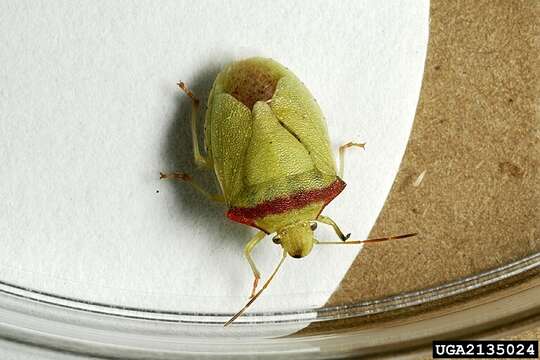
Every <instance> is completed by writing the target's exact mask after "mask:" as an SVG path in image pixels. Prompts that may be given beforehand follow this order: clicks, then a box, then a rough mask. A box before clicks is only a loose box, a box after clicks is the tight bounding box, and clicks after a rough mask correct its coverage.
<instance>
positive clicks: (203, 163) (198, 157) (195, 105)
mask: <svg viewBox="0 0 540 360" xmlns="http://www.w3.org/2000/svg"><path fill="white" fill-rule="evenodd" d="M178 86H179V87H180V89H182V91H183V92H185V93H186V95H187V96H189V98H190V99H191V140H192V142H193V156H194V158H195V164H197V166H200V167H206V168H209V169H211V168H212V166H211V165H210V162H209V161H208V159H207V158H205V157H204V156H203V155H202V154H201V151H200V149H199V138H198V136H197V119H198V117H199V116H198V112H199V104H200V101H199V99H198V98H197V97H196V96H195V94H193V93H192V92H191V90H190V89H189V88H188V87H187V86H186V84H184V83H183V82H181V81H180V82H179V83H178Z"/></svg>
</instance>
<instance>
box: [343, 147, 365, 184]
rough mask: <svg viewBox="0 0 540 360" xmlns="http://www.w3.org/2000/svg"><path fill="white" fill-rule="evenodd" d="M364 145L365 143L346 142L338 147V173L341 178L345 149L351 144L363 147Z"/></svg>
mask: <svg viewBox="0 0 540 360" xmlns="http://www.w3.org/2000/svg"><path fill="white" fill-rule="evenodd" d="M365 145H366V143H355V142H348V143H346V144H344V145H341V146H340V147H339V174H338V175H339V177H340V178H343V172H344V171H345V150H347V149H348V148H351V147H353V146H356V147H360V148H362V149H363V148H364V146H365Z"/></svg>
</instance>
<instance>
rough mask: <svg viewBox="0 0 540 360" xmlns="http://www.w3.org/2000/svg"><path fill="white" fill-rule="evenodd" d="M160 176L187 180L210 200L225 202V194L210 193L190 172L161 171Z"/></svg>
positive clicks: (161, 177)
mask: <svg viewBox="0 0 540 360" xmlns="http://www.w3.org/2000/svg"><path fill="white" fill-rule="evenodd" d="M159 178H160V179H174V180H179V181H185V182H187V183H189V184H190V185H191V186H193V188H194V189H195V190H197V191H198V192H200V193H201V194H203V195H204V196H206V197H207V198H208V200H211V201H216V202H225V198H224V197H223V195H214V194H210V193H209V192H208V191H206V190H205V189H204V188H203V187H202V186H201V185H200V184H199V183H198V182H197V181H195V180H193V178H192V177H191V175H189V174H186V173H183V172H179V171H177V172H173V173H168V174H164V173H162V172H160V173H159Z"/></svg>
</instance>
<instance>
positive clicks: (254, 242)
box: [244, 231, 266, 299]
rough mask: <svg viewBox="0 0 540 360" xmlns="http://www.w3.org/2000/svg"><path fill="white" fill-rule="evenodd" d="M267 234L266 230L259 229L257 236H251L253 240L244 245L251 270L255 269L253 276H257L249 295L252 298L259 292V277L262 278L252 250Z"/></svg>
mask: <svg viewBox="0 0 540 360" xmlns="http://www.w3.org/2000/svg"><path fill="white" fill-rule="evenodd" d="M265 236H266V234H265V233H264V231H259V232H258V233H256V234H255V236H253V237H252V238H251V240H249V242H248V243H247V244H246V246H245V247H244V256H245V257H246V259H247V261H248V263H249V266H250V267H251V271H253V276H254V277H255V278H254V280H253V288H252V289H251V295H250V296H249V298H250V299H251V298H252V297H253V296H255V294H256V292H257V285H258V284H259V279H260V278H261V273H260V272H259V270H258V269H257V266H256V265H255V262H254V261H253V259H252V258H251V252H252V251H253V249H254V248H255V246H257V244H259V243H260V242H261V240H262V239H264V237H265Z"/></svg>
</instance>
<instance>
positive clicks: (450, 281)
mask: <svg viewBox="0 0 540 360" xmlns="http://www.w3.org/2000/svg"><path fill="white" fill-rule="evenodd" d="M531 6H532V5H527V4H519V5H512V6H510V5H504V4H503V5H491V6H490V11H489V12H487V14H488V16H487V17H486V11H485V10H486V9H485V8H484V6H483V5H482V4H467V5H453V4H447V3H443V2H437V1H435V2H432V3H431V4H429V12H430V22H429V43H428V46H427V60H426V61H425V66H423V68H422V70H423V72H422V83H421V87H422V89H421V92H420V97H419V100H418V105H417V106H416V103H415V104H413V105H414V106H416V113H415V116H414V123H413V125H412V130H411V133H410V136H409V137H408V138H407V147H406V150H405V151H404V154H403V157H402V158H400V159H399V160H400V162H399V171H398V172H397V175H396V176H395V179H393V177H392V184H391V188H390V190H389V192H388V195H387V196H386V198H385V199H384V200H385V201H384V203H383V205H382V206H380V208H378V207H377V206H375V209H376V210H377V211H376V214H375V215H376V221H375V224H374V225H373V226H370V229H368V230H369V232H370V235H371V236H377V235H380V234H387V233H399V232H401V231H403V229H414V230H415V231H418V233H419V235H418V236H417V237H416V238H414V239H410V240H407V241H403V242H400V241H396V242H388V243H385V244H384V245H381V246H373V247H367V246H366V248H365V249H363V250H362V251H361V253H360V254H359V255H358V256H355V257H353V258H352V259H351V263H352V264H351V266H350V267H349V266H347V267H346V269H345V272H344V274H343V277H342V279H341V277H340V280H339V286H337V287H336V288H334V287H332V288H331V289H330V290H331V291H330V295H329V296H328V294H326V293H324V297H327V299H326V300H325V301H324V303H322V304H319V305H316V304H315V305H314V303H315V302H311V301H306V303H305V304H302V303H301V302H299V301H298V300H296V301H298V302H297V303H293V305H290V304H288V302H289V301H292V300H291V298H292V296H293V295H294V296H295V298H296V299H300V300H301V299H302V297H303V296H305V293H303V292H301V291H296V288H295V285H294V284H295V283H294V281H293V280H290V281H289V280H287V281H286V283H287V284H288V285H289V286H290V289H292V290H291V294H287V293H276V294H270V298H272V299H274V300H276V302H275V304H274V305H272V306H268V307H267V308H268V309H267V310H265V311H259V310H257V309H254V311H251V312H248V313H247V314H246V315H245V316H242V317H240V318H239V319H238V320H237V321H236V322H235V324H234V326H231V327H229V328H227V329H224V328H223V323H224V322H225V321H226V320H228V319H229V317H230V316H231V315H232V314H233V311H228V310H227V311H223V310H220V309H223V308H225V307H228V306H231V304H241V303H242V301H244V300H241V301H240V302H239V299H244V297H243V296H239V295H236V296H224V297H218V298H215V297H214V298H211V297H204V296H202V297H201V296H200V295H198V296H199V297H196V296H193V294H192V293H193V292H194V290H189V291H188V290H186V291H185V292H180V293H179V292H177V291H176V292H175V291H172V290H171V291H170V292H167V289H163V288H161V289H160V291H159V292H157V293H156V292H153V291H152V283H148V284H145V285H144V286H146V287H147V288H144V287H143V288H138V289H139V290H138V291H132V290H130V285H131V282H134V281H137V276H133V277H125V278H121V277H108V272H111V271H112V272H114V271H115V269H120V270H121V265H118V264H122V263H125V262H129V258H130V255H133V254H134V253H133V251H130V249H129V248H128V247H121V246H120V245H118V244H119V243H120V244H121V242H116V243H115V242H114V241H112V239H105V240H104V241H103V242H101V243H100V244H102V245H103V244H107V246H109V248H107V247H105V248H98V247H95V248H93V247H92V246H89V245H87V246H86V247H84V245H81V243H80V242H79V243H76V244H78V246H81V249H80V251H82V252H85V251H87V252H88V254H93V255H92V256H93V257H96V256H98V255H99V256H101V259H99V260H100V261H97V262H96V259H88V262H87V263H85V261H84V260H81V261H80V264H79V266H80V268H81V269H86V268H87V267H91V266H90V265H94V264H101V265H104V266H103V267H102V268H100V267H93V268H92V269H91V270H92V271H87V272H86V273H89V272H93V274H94V277H92V279H94V280H95V279H98V280H99V279H100V276H102V278H103V279H111V278H112V279H113V281H111V282H110V283H108V282H107V281H101V282H100V281H98V280H95V281H86V282H84V281H83V282H76V281H71V280H69V275H70V274H68V273H66V274H62V273H51V272H50V271H49V270H50V268H48V267H47V266H44V265H43V263H36V264H32V263H22V264H17V261H16V260H17V259H18V256H19V258H21V259H23V258H24V255H25V251H26V252H28V251H37V250H36V248H34V249H32V248H29V247H25V243H24V239H17V238H15V237H9V238H6V239H4V240H3V241H4V244H3V245H4V246H3V247H4V254H6V253H7V252H8V251H9V252H10V255H9V257H10V258H11V259H14V261H11V262H10V263H9V266H6V264H5V263H4V264H0V266H1V271H0V336H1V337H2V338H4V339H7V340H9V341H13V342H17V343H19V344H24V345H25V346H29V347H32V346H37V347H40V348H47V349H50V350H51V351H58V352H64V353H66V352H67V353H73V354H79V355H85V356H98V357H100V356H101V357H113V358H128V359H146V358H152V359H176V358H179V357H182V358H235V359H237V358H250V357H257V358H273V359H276V358H290V357H294V358H309V359H315V358H343V357H348V356H359V355H378V356H389V357H390V356H395V355H398V354H399V355H404V356H406V355H409V356H416V355H418V354H423V353H429V351H430V350H429V349H430V342H431V340H433V339H444V338H455V337H493V336H501V334H504V333H511V332H513V331H516V330H519V329H521V328H524V327H530V326H533V325H534V324H536V323H537V322H538V320H539V317H540V300H539V299H540V279H539V276H538V273H539V267H540V266H539V265H540V239H539V238H540V237H539V236H538V226H537V223H538V215H539V212H538V203H539V201H538V200H539V199H538V187H537V169H536V166H535V161H537V160H535V159H537V158H538V147H537V146H536V145H535V134H534V132H535V123H534V119H535V112H534V106H533V102H534V99H535V95H534V94H533V92H532V91H533V90H532V89H533V88H534V87H533V86H531V84H532V83H533V81H534V78H533V77H531V76H530V74H532V73H534V71H532V69H533V68H532V63H533V61H532V59H533V54H534V51H533V50H532V49H533V48H534V47H533V46H532V44H533V43H532V35H530V36H527V35H526V34H532V32H531V30H530V29H528V28H527V26H526V23H527V22H526V21H525V19H526V17H527V16H528V15H527V14H529V13H533V12H532V11H531V9H529V7H531ZM169 7H171V9H174V7H173V6H172V5H170V6H169ZM95 9H98V10H99V9H107V7H103V6H102V7H101V8H100V7H96V8H90V9H88V10H89V14H90V15H89V16H90V18H92V16H94V17H99V16H100V12H99V11H97V10H95ZM167 9H168V8H167ZM46 11H51V10H50V9H49V10H46ZM224 11H226V9H225V10H224ZM385 11H390V10H389V9H386V8H385V9H383V13H384V12H385ZM4 13H6V12H4ZM13 14H14V15H16V13H13ZM134 14H135V15H134V16H135V18H136V19H138V20H139V21H142V19H143V18H144V17H140V18H139V17H137V16H141V14H140V13H139V12H137V11H136V10H135V12H134ZM407 14H413V15H414V14H415V13H414V12H412V13H411V12H408V13H407ZM310 16H314V15H313V14H310ZM14 18H16V16H14ZM376 19H379V20H380V18H376ZM21 21H22V20H21ZM32 21H35V19H34V20H32ZM152 24H153V23H152ZM426 24H427V22H426ZM464 24H466V25H467V26H463V25H464ZM495 24H496V25H497V26H495ZM516 24H517V25H516ZM117 25H118V24H117V23H115V22H111V24H110V26H111V28H113V30H114V27H115V26H117ZM502 25H504V26H502ZM156 26H158V25H156ZM75 34H76V33H75ZM113 34H114V31H113ZM113 39H114V37H113ZM508 39H515V40H516V41H509V40H508ZM72 40H73V39H72ZM116 40H118V41H119V44H122V43H121V40H122V38H118V39H115V41H116ZM73 41H78V40H77V38H76V37H75V38H74V40H73ZM60 43H61V41H60ZM157 44H158V47H159V42H158V43H157ZM53 45H54V44H53ZM124 45H126V44H124ZM132 45H133V44H132ZM126 46H127V48H128V49H129V51H130V53H132V52H136V50H135V49H133V48H129V44H127V45H126ZM120 48H121V49H125V48H122V47H121V46H120ZM473 50H474V51H473ZM71 59H72V60H73V61H75V59H77V57H73V58H71ZM501 59H503V60H501ZM504 59H513V60H514V61H505V60H504ZM79 61H81V62H82V63H84V61H83V60H81V59H79ZM87 61H90V60H87ZM117 65H118V67H117V68H116V70H117V71H119V72H121V71H122V70H121V69H120V65H119V64H117ZM125 66H128V67H129V66H130V64H127V65H125ZM210 73H211V71H210ZM149 76H150V75H149ZM112 78H113V79H114V76H113V77H112ZM211 78H212V77H211V76H202V80H200V81H199V83H200V85H197V82H196V86H195V87H196V88H199V89H201V90H205V89H208V88H209V87H210V85H211ZM88 81H91V79H88ZM500 84H510V85H508V86H506V87H504V86H503V87H501V86H499V85H500ZM30 95H31V94H27V96H30ZM87 95H92V94H87ZM135 100H136V101H143V99H135ZM186 104H187V102H185V101H184V102H182V103H181V104H180V105H179V106H178V109H179V110H178V114H175V115H174V116H175V117H178V118H185V117H186V116H187V115H188V113H187V110H186ZM100 111H101V110H100ZM119 115H121V114H119ZM508 119H511V120H512V123H511V124H510V125H509V122H508ZM136 124H138V123H136ZM330 125H332V124H330ZM81 126H82V128H81V129H83V130H84V124H82V125H81ZM333 127H334V130H335V128H336V127H339V126H338V125H336V124H335V123H334V124H333ZM39 129H40V130H41V131H44V130H43V129H42V128H39ZM173 129H176V130H178V131H179V132H182V131H184V130H183V129H184V128H183V127H182V128H180V126H179V125H174V126H173ZM45 130H46V129H45ZM330 130H332V126H331V127H330ZM151 134H152V133H150V135H151ZM503 134H504V136H502V135H503ZM101 135H102V137H103V138H106V134H101ZM129 135H130V138H132V139H138V138H137V137H138V136H141V134H138V133H137V132H133V133H130V134H129ZM144 136H148V133H147V134H145V135H144ZM173 137H174V136H173ZM53 139H54V137H51V141H52V140H53ZM15 140H17V139H12V140H9V141H15ZM6 143H7V140H6V139H4V144H6ZM113 143H114V141H113ZM141 144H144V142H141ZM8 145H9V144H8ZM53 145H54V144H53ZM53 145H51V146H53ZM103 146H107V143H104V145H103ZM113 148H114V147H113ZM4 149H9V148H8V147H7V146H6V147H4ZM116 150H117V151H119V149H116ZM10 155H13V154H11V153H10V152H9V151H7V150H6V151H4V152H3V158H4V160H7V162H9V161H12V159H13V157H12V156H10ZM175 159H176V160H178V157H177V158H174V157H173V160H175ZM348 159H349V161H350V157H349V158H348ZM98 160H99V159H95V158H93V157H92V156H90V155H88V157H87V158H85V161H98ZM172 162H174V161H172ZM74 171H76V169H75V170H74ZM30 173H31V172H29V174H30ZM18 175H20V174H18ZM66 176H67V177H68V179H69V174H68V175H66ZM89 176H94V177H93V178H92V179H93V180H95V181H102V180H104V179H107V177H104V176H103V174H98V175H92V174H90V175H89ZM122 180H124V181H125V180H126V178H122ZM111 181H113V182H114V181H115V180H111ZM66 186H67V187H66V189H68V190H69V189H72V188H74V187H72V186H71V185H66ZM152 186H154V185H152ZM173 189H175V190H172V191H171V193H173V194H174V193H175V191H176V192H178V190H177V188H173ZM87 190H88V189H87ZM159 190H161V192H162V193H167V191H166V190H163V188H160V189H159ZM21 191H24V189H22V188H21ZM45 193H46V192H45ZM185 194H186V192H184V191H183V190H182V191H181V192H180V196H183V195H185ZM23 195H24V193H23ZM91 195H92V194H91V193H90V196H89V197H88V198H89V199H92V196H91ZM48 196H50V201H52V202H54V201H55V197H54V194H50V193H49V194H48ZM199 200H200V199H199V198H197V197H192V198H191V201H192V202H198V201H199ZM6 204H7V206H4V214H3V217H2V218H3V219H4V220H6V219H11V218H13V217H14V215H13V211H14V210H16V209H17V208H16V207H15V206H14V205H13V204H11V203H9V202H8V203H6ZM195 206H198V207H200V208H205V207H206V205H200V204H199V205H195ZM6 210H7V211H6ZM379 210H380V211H379ZM26 211H31V208H26ZM58 211H61V208H59V209H58ZM82 214H84V213H82ZM43 216H46V214H44V215H43ZM209 219H210V220H215V219H216V217H214V216H213V215H208V216H207V217H204V216H203V217H202V220H200V219H199V220H196V221H195V222H196V223H195V225H194V226H195V227H201V228H202V227H203V224H204V221H205V220H209ZM77 221H81V220H77ZM367 223H369V222H367ZM5 224H10V223H9V222H4V230H6V229H7V226H6V225H5ZM22 224H24V221H21V222H19V223H18V226H19V227H22ZM30 225H31V224H30ZM30 225H29V226H30ZM143 225H144V224H143ZM143 228H144V226H142V227H141V229H143ZM215 229H217V232H218V233H219V232H226V231H232V232H234V231H237V230H230V229H231V228H230V227H227V226H226V225H223V223H219V224H218V225H216V226H215ZM67 230H69V227H68V228H67ZM203 235H204V234H203ZM233 235H234V236H245V235H246V233H242V232H241V231H239V230H238V231H237V232H236V233H234V234H233ZM36 236H37V235H36ZM156 238H158V236H156V235H155V234H154V235H152V234H150V235H149V237H148V242H145V243H144V244H141V243H134V244H133V243H132V244H130V245H131V246H141V247H143V248H144V249H147V251H148V257H149V258H152V257H155V256H156V254H159V253H156V252H154V251H153V250H152V246H154V245H152V244H156V243H155V242H156V241H158V240H156ZM51 241H54V239H51ZM51 246H52V245H51ZM66 246H69V245H66ZM71 246H74V245H71ZM119 246H120V249H118V247H119ZM39 249H40V251H43V256H45V257H47V256H48V259H50V260H51V261H55V259H56V260H58V261H60V260H61V258H62V256H67V255H66V254H73V253H76V252H73V251H70V252H68V251H66V252H65V253H63V252H62V251H56V252H52V253H47V252H46V248H45V247H44V248H39ZM238 249H241V248H240V247H238ZM71 250H77V249H71ZM118 250H121V251H118ZM217 250H219V246H218V247H217ZM17 251H18V252H17ZM118 252H120V253H123V254H124V257H123V258H118V257H116V256H107V254H108V253H109V254H111V253H112V254H117V253H118ZM96 254H98V255H96ZM157 260H158V261H159V258H158V259H157ZM195 260H196V259H195ZM328 261H329V262H330V261H331V260H328ZM13 264H15V265H19V266H18V267H17V266H14V265H13ZM194 264H197V262H196V261H195V262H194ZM145 266H146V265H145V264H144V263H143V264H142V265H141V271H145V270H147V269H146V268H145ZM167 266H170V264H168V263H167V262H164V263H163V268H164V269H167ZM51 268H53V267H52V266H51ZM223 271H224V272H225V271H226V270H223ZM200 272H202V270H201V269H197V268H196V267H195V268H194V269H193V273H194V274H195V275H196V274H197V273H200ZM44 274H45V275H44ZM175 276H178V275H175V274H174V273H172V274H171V273H167V274H165V275H163V277H165V278H166V280H167V281H170V282H172V281H174V280H175ZM66 279H67V280H66ZM310 280H311V281H312V284H313V286H312V287H313V289H314V290H313V293H316V292H317V291H321V292H322V291H323V290H328V289H323V288H321V287H320V286H319V287H317V284H321V283H322V280H321V282H319V283H317V281H318V280H319V279H316V278H315V279H310ZM159 281H163V280H162V279H161V280H159ZM159 281H158V280H156V284H157V283H159ZM200 281H202V280H200ZM164 283H165V284H166V283H167V282H164ZM28 284H33V286H29V285H28ZM119 284H120V285H119ZM122 284H125V285H122ZM160 284H161V283H160ZM241 285H245V283H242V284H241ZM83 288H84V289H83ZM239 288H242V289H243V287H242V286H240V285H239ZM56 289H61V291H55V290H56ZM141 289H142V290H141ZM83 290H86V292H84V291H83ZM295 291H296V292H295ZM80 294H85V296H80ZM111 294H112V295H111ZM308 295H313V294H308ZM170 298H174V302H171V301H172V300H171V299H170ZM171 304H174V306H173V305H171ZM193 304H195V305H193ZM283 304H285V305H283ZM232 308H236V306H233V307H232Z"/></svg>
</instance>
